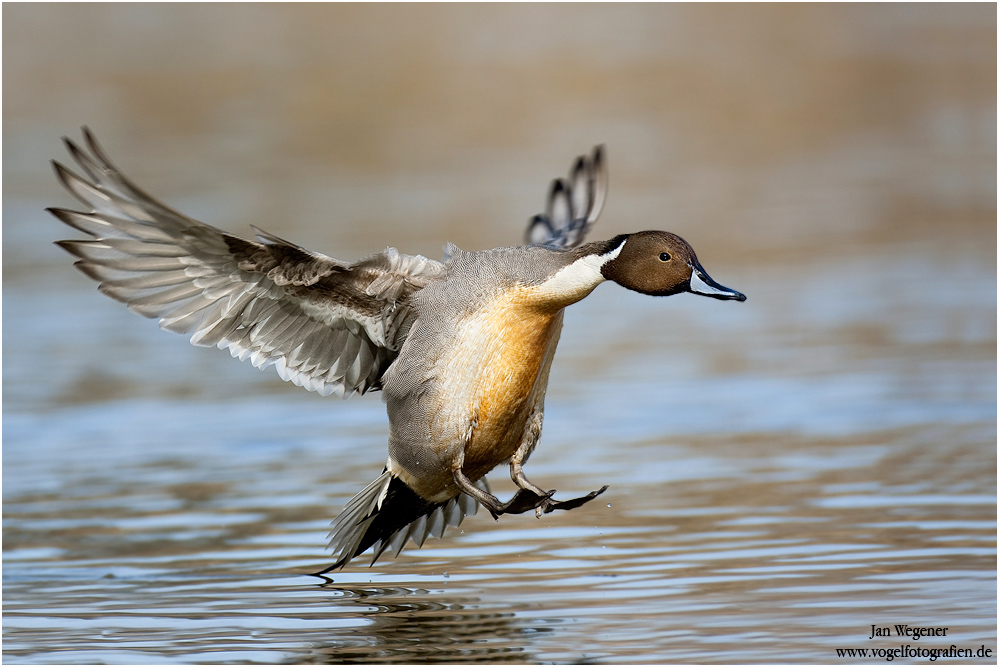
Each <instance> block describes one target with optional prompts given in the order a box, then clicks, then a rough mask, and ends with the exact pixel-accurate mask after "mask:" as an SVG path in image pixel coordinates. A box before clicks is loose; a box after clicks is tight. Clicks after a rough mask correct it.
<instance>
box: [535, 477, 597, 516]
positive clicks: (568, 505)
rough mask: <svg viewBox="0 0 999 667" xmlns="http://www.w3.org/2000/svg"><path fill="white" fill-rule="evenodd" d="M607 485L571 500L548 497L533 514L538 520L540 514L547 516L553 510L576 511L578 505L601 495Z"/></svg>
mask: <svg viewBox="0 0 999 667" xmlns="http://www.w3.org/2000/svg"><path fill="white" fill-rule="evenodd" d="M607 487H608V485H607V484H604V485H603V486H602V487H600V488H599V489H597V490H596V491H591V492H590V493H587V494H586V495H585V496H580V497H579V498H573V499H572V500H552V499H551V497H548V498H546V499H544V500H542V501H541V502H540V503H539V504H538V505H537V506H536V508H535V510H534V513H535V514H536V515H537V517H538V518H539V519H540V518H541V515H542V514H548V513H549V512H554V511H555V510H571V509H576V508H577V507H579V506H580V505H585V504H586V503H588V502H590V501H591V500H593V499H594V498H596V497H597V496H599V495H600V494H601V493H603V492H604V491H606V490H607Z"/></svg>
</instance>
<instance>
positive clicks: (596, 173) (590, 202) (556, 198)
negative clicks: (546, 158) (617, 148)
mask: <svg viewBox="0 0 999 667" xmlns="http://www.w3.org/2000/svg"><path fill="white" fill-rule="evenodd" d="M606 197H607V168H606V167H605V165H604V147H603V146H597V147H595V148H594V149H593V152H592V153H590V155H588V156H587V155H580V156H579V157H578V158H576V163H575V164H574V165H573V167H572V170H571V171H570V172H569V178H568V179H562V178H557V179H555V180H554V181H552V185H551V189H550V190H549V191H548V202H547V204H546V206H545V212H544V213H539V214H538V215H536V216H534V217H533V218H531V221H530V222H529V223H528V224H527V232H526V233H525V235H524V238H525V240H526V241H527V244H528V245H540V246H547V247H549V248H562V249H565V248H575V247H576V246H578V245H579V244H580V243H582V242H583V239H584V238H585V237H586V233H587V232H588V231H589V230H590V227H591V226H593V223H594V222H596V220H597V217H598V216H599V215H600V210H601V209H602V208H603V207H604V199H605V198H606Z"/></svg>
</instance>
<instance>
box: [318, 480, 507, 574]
mask: <svg viewBox="0 0 999 667" xmlns="http://www.w3.org/2000/svg"><path fill="white" fill-rule="evenodd" d="M476 485H477V486H479V487H480V488H482V489H484V490H486V491H488V490H489V486H488V484H486V480H485V478H482V479H480V480H479V481H478V482H476ZM478 508H479V503H478V502H477V501H476V500H475V499H474V498H472V497H470V496H467V495H465V494H464V493H461V494H458V495H457V496H455V497H454V498H451V499H450V500H447V501H445V502H443V503H434V502H430V501H429V500H425V499H423V498H421V497H420V496H419V495H417V494H416V492H415V491H413V490H412V489H411V488H409V487H408V486H406V484H405V483H403V481H402V480H400V479H399V478H398V477H394V476H393V475H392V473H390V472H389V471H388V470H386V471H384V472H382V474H381V475H379V476H378V478H377V479H376V480H375V481H373V482H371V484H368V485H367V486H366V487H364V490H363V491H361V492H360V493H358V494H357V495H356V496H354V497H353V498H351V500H350V502H348V503H347V505H346V506H345V507H344V508H343V511H342V512H340V515H339V516H338V517H337V518H336V519H334V520H333V523H332V526H333V529H332V530H331V531H330V534H329V537H330V538H331V539H330V545H329V546H330V549H332V550H333V556H334V557H335V558H336V561H335V562H334V563H333V564H332V565H331V566H329V567H328V568H326V569H325V570H323V571H322V572H317V573H316V574H325V573H326V572H329V571H330V570H336V569H338V568H342V567H343V566H344V565H346V564H347V563H348V562H349V561H350V560H351V559H352V558H354V557H355V556H359V555H360V554H362V553H364V552H365V551H367V550H368V549H369V548H371V547H374V557H373V558H372V559H371V564H372V565H374V564H375V561H376V560H378V557H379V556H381V555H382V554H383V553H384V552H385V551H386V550H387V549H389V548H391V549H392V552H393V555H396V556H398V555H399V552H400V551H402V549H403V547H404V546H406V542H407V541H408V540H409V539H412V540H413V542H415V543H416V545H417V546H418V547H421V546H423V543H424V542H425V541H426V539H427V537H428V536H429V535H433V536H434V537H441V536H443V535H444V529H445V528H446V527H447V526H457V525H458V524H460V523H461V521H462V519H464V518H465V517H466V516H469V515H472V514H475V513H476V511H478Z"/></svg>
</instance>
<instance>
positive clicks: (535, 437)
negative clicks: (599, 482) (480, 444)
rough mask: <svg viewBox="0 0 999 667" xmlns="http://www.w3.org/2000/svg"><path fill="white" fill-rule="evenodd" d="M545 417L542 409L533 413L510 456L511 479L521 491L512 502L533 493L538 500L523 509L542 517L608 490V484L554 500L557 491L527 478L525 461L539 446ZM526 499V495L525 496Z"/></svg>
mask: <svg viewBox="0 0 999 667" xmlns="http://www.w3.org/2000/svg"><path fill="white" fill-rule="evenodd" d="M543 418H544V413H543V412H541V411H540V410H538V411H536V412H535V413H534V414H533V415H531V420H530V422H529V424H528V427H527V431H526V433H525V435H524V441H523V442H521V443H520V447H518V448H517V451H516V452H514V454H513V456H511V457H510V479H512V480H513V483H514V484H516V485H517V486H518V487H520V491H518V492H517V495H515V496H514V497H513V500H511V501H510V502H511V503H512V502H513V501H514V500H516V499H517V497H518V496H520V495H521V494H522V493H523V494H525V496H527V495H533V496H534V497H537V498H538V502H537V504H535V505H531V506H530V507H526V508H525V509H523V510H521V511H522V512H526V511H527V510H528V509H533V510H534V511H535V512H534V513H535V515H536V516H537V517H538V518H539V519H540V518H541V515H542V514H548V513H549V512H553V511H555V510H571V509H575V508H576V507H579V506H580V505H582V504H584V503H588V502H589V501H591V500H593V499H594V498H596V497H597V496H599V495H600V494H601V493H603V492H604V491H606V490H607V485H604V486H603V487H601V488H600V489H599V490H597V491H593V492H591V493H588V494H586V495H585V496H580V497H579V498H573V499H572V500H553V499H552V496H553V495H555V491H554V490H552V491H548V492H545V491H543V490H542V489H541V487H539V486H538V485H537V484H534V483H533V482H531V480H529V479H527V475H525V474H524V463H525V462H526V461H527V458H528V457H529V456H530V455H531V452H533V451H534V448H535V447H537V445H538V441H539V440H540V439H541V421H542V419H543ZM525 500H526V497H525Z"/></svg>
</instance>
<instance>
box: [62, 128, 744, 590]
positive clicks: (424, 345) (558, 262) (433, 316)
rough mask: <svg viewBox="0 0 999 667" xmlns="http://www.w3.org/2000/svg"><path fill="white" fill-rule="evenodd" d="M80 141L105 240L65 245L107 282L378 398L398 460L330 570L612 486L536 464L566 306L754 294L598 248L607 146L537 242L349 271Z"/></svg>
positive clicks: (630, 251) (86, 224)
mask: <svg viewBox="0 0 999 667" xmlns="http://www.w3.org/2000/svg"><path fill="white" fill-rule="evenodd" d="M83 133H84V138H85V141H86V147H87V149H88V152H84V151H83V150H81V149H80V148H79V147H78V146H77V145H76V144H74V143H73V142H72V141H70V140H69V139H66V140H65V141H66V146H67V148H68V150H69V152H70V154H71V155H72V157H73V158H74V160H75V161H76V163H77V164H78V165H79V167H80V169H82V171H83V173H84V174H85V176H82V177H81V176H79V175H77V174H75V173H73V172H71V171H69V170H68V169H66V168H65V167H63V166H62V165H61V164H59V163H58V162H56V163H54V164H55V169H56V173H57V174H58V177H59V180H60V181H62V183H63V185H64V186H65V187H66V188H67V189H68V190H69V191H70V192H71V193H72V194H73V195H74V196H75V197H76V198H77V199H79V200H80V201H81V202H82V203H83V204H84V206H85V207H86V209H85V210H84V211H71V210H67V209H62V208H52V209H49V211H50V212H51V213H52V214H53V215H55V216H56V217H57V218H58V219H60V220H61V221H63V222H64V223H66V224H67V225H69V226H71V227H74V228H76V229H78V230H80V231H82V232H84V233H86V234H88V235H90V236H91V237H92V238H89V239H86V240H69V241H59V242H58V244H59V245H60V246H61V247H62V248H63V249H65V250H67V251H68V252H70V253H71V254H73V255H75V256H76V257H77V258H78V260H77V261H76V264H75V265H76V267H77V268H78V269H79V270H80V271H82V272H83V273H84V274H86V275H87V276H88V277H90V278H93V279H94V280H96V281H97V282H99V283H100V291H101V292H103V293H104V294H106V295H108V296H110V297H111V298H113V299H117V300H118V301H121V302H123V303H125V304H126V305H127V306H128V308H129V309H130V310H132V311H134V312H137V313H139V314H140V315H144V316H145V317H152V318H157V319H158V320H159V324H160V326H161V327H162V328H164V329H166V330H168V331H174V332H177V333H184V334H193V335H192V336H191V342H192V343H194V344H195V345H203V346H208V345H215V346H217V347H219V348H220V349H221V348H228V350H229V352H230V353H231V354H232V356H234V357H238V358H239V359H241V360H244V359H248V360H249V361H250V362H251V363H252V364H253V365H254V366H256V367H258V368H261V367H264V366H269V365H274V367H275V368H276V369H277V372H278V374H279V375H280V376H281V377H282V378H283V379H285V380H290V381H291V382H294V383H295V384H297V385H300V386H302V387H305V388H306V389H309V390H310V391H316V392H319V393H320V394H323V395H327V394H338V395H340V396H344V397H346V396H349V395H351V394H353V393H355V392H356V393H361V394H363V393H365V392H367V391H375V390H381V391H382V396H383V398H384V400H385V404H386V406H387V409H388V416H389V442H388V451H389V457H388V462H387V463H386V464H385V469H384V471H383V472H382V474H381V475H379V476H378V477H377V479H375V480H374V481H373V482H371V484H369V485H368V486H367V487H365V488H364V489H363V490H362V491H361V492H360V493H358V494H357V495H356V496H355V497H354V498H353V499H352V500H350V501H349V502H348V503H347V505H346V507H345V508H344V509H343V511H342V512H341V513H340V515H339V516H338V517H337V518H336V519H335V520H334V521H333V524H332V525H333V530H332V532H331V533H330V537H331V538H332V539H331V542H330V547H331V549H332V551H333V553H334V557H335V559H336V560H335V562H334V563H333V565H331V566H330V567H329V568H327V569H325V570H323V572H328V571H330V570H332V569H334V568H339V567H343V566H344V565H346V564H347V562H348V561H350V560H351V559H352V558H354V557H355V556H357V555H359V554H361V553H363V552H364V551H366V550H368V549H369V548H373V551H374V558H373V560H372V562H374V560H375V559H377V558H378V557H379V556H380V555H381V554H382V553H383V552H384V551H385V550H386V549H389V548H391V549H392V550H393V551H394V553H395V554H398V553H399V551H401V550H402V548H403V547H404V546H405V545H406V543H407V542H408V541H409V540H410V539H412V540H413V541H414V542H416V543H417V544H418V545H422V544H423V542H424V540H425V539H426V538H427V536H428V535H435V536H437V537H440V536H441V535H442V534H443V532H444V528H445V527H446V526H456V525H458V524H459V523H460V522H461V521H462V519H463V518H464V517H465V516H466V515H468V514H473V513H474V512H475V510H476V508H477V505H478V504H482V505H483V506H485V508H486V509H487V510H489V512H490V513H491V514H492V516H493V517H494V518H498V517H499V516H500V515H501V514H519V513H523V512H527V511H530V510H534V511H535V513H536V514H537V516H539V517H540V516H541V515H542V514H543V513H546V512H551V511H553V510H568V509H572V508H575V507H579V506H580V505H582V504H584V503H586V502H588V501H589V500H592V499H593V498H594V497H596V496H597V495H599V494H600V493H602V492H603V491H604V490H605V489H606V488H607V487H606V486H604V487H603V488H601V489H599V490H597V491H594V492H592V493H590V494H588V495H585V496H582V497H580V498H575V499H572V500H561V501H560V500H556V499H555V498H554V494H555V492H554V491H546V490H544V489H543V488H542V487H540V486H538V485H536V484H534V483H532V482H531V481H530V480H528V479H527V477H526V476H525V474H524V464H525V463H526V462H527V459H528V457H530V455H531V452H533V451H534V448H535V447H536V446H537V444H538V440H539V439H540V436H541V422H542V417H543V414H544V400H545V391H546V389H547V386H548V374H549V371H550V369H551V364H552V358H553V356H554V354H555V347H556V345H557V344H558V339H559V333H560V331H561V329H562V316H563V312H564V309H565V307H566V306H569V305H571V304H573V303H575V302H577V301H579V300H580V299H582V298H583V297H585V296H586V295H588V294H589V293H590V292H591V291H593V289H594V288H595V287H596V286H597V285H599V284H600V283H602V282H604V281H605V280H612V281H614V282H616V283H618V284H619V285H622V286H624V287H626V288H628V289H631V290H635V291H637V292H641V293H642V294H649V295H653V296H669V295H671V294H678V293H680V292H691V293H694V294H702V295H704V296H709V297H713V298H715V299H734V300H737V301H744V300H745V299H746V297H745V296H744V295H742V294H740V293H739V292H736V291H735V290H732V289H729V288H727V287H723V286H721V285H719V284H718V283H716V282H715V281H714V280H712V279H711V278H710V277H709V276H708V274H707V273H706V272H705V271H704V269H703V268H702V267H701V264H700V263H699V262H698V261H697V256H696V255H695V254H694V249H693V248H691V247H690V245H689V244H688V243H687V242H686V241H684V240H683V239H682V238H680V237H679V236H677V235H676V234H671V233H669V232H662V231H643V232H638V233H635V234H621V235H619V236H615V237H614V238H612V239H610V240H609V241H597V242H595V243H583V240H584V237H585V236H586V233H587V231H589V229H590V226H591V225H592V224H593V223H594V221H596V219H597V216H598V215H599V214H600V210H601V208H602V206H603V202H604V197H605V194H606V191H607V176H606V171H605V167H604V154H603V150H602V149H601V147H597V148H595V149H594V150H593V152H592V154H591V155H589V156H583V157H580V158H578V159H577V160H576V162H575V165H574V166H573V168H572V170H571V172H570V175H569V178H568V179H567V180H563V179H558V180H555V181H554V182H553V184H552V186H551V189H550V191H549V193H548V200H547V208H546V211H545V213H543V214H539V215H536V216H534V218H533V219H532V220H531V221H530V223H529V225H528V227H527V234H526V241H527V245H524V246H517V247H510V248H496V249H493V250H483V251H479V252H465V251H463V250H459V249H458V248H456V247H455V246H453V245H450V244H448V246H446V248H445V256H444V259H443V261H440V262H438V261H434V260H432V259H427V258H426V257H422V256H420V255H404V254H401V253H400V252H398V251H397V250H396V249H395V248H387V249H385V250H384V251H383V252H380V253H378V254H375V255H371V256H370V257H366V258H365V259H362V260H360V261H357V262H354V263H347V262H341V261H339V260H336V259H333V258H332V257H328V256H326V255H322V254H319V253H316V252H312V251H310V250H306V249H305V248H302V247H300V246H297V245H295V244H294V243H291V242H290V241H286V240H284V239H281V238H278V237H277V236H274V235H273V234H268V233H267V232H264V231H262V230H260V229H256V228H254V229H255V231H256V233H257V240H256V241H247V240H245V239H242V238H240V237H238V236H233V235H231V234H228V233H226V232H224V231H222V230H220V229H216V228H215V227H211V226H209V225H206V224H204V223H202V222H198V221H197V220H194V219H192V218H189V217H187V216H185V215H183V214H181V213H178V212H177V211H174V210H173V209H170V208H168V207H167V206H165V205H163V204H161V203H160V202H158V201H157V200H155V199H153V198H152V197H150V196H149V195H147V194H146V193H145V192H143V191H142V190H140V189H139V188H137V187H136V186H135V185H133V184H132V182H131V181H130V180H129V179H128V178H126V177H125V176H124V174H122V173H121V172H120V171H119V170H118V169H117V168H115V167H114V166H113V165H112V164H111V162H110V160H108V158H107V156H106V154H105V152H104V151H103V149H102V148H101V147H100V146H99V145H98V143H97V141H96V140H95V139H94V137H93V135H92V134H91V133H90V132H89V131H88V130H87V129H86V128H84V130H83ZM500 464H505V465H508V466H509V469H510V476H511V477H512V478H513V481H514V482H515V483H516V485H517V487H518V491H517V492H516V494H514V496H513V497H512V498H511V499H510V500H509V501H507V502H502V501H500V500H499V499H498V498H497V497H496V496H494V495H493V494H492V493H490V491H489V487H488V485H487V484H486V479H485V475H486V474H487V473H488V472H489V471H491V470H492V469H493V468H495V467H496V466H498V465H500ZM320 574H321V573H320Z"/></svg>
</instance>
